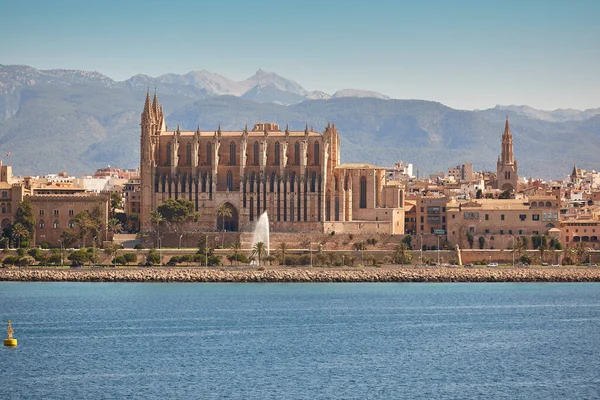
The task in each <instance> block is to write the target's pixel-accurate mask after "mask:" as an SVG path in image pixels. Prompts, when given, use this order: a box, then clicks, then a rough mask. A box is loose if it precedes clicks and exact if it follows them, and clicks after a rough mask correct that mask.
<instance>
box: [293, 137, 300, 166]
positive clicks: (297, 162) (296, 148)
mask: <svg viewBox="0 0 600 400" xmlns="http://www.w3.org/2000/svg"><path fill="white" fill-rule="evenodd" d="M294 165H300V143H298V142H296V143H294Z"/></svg>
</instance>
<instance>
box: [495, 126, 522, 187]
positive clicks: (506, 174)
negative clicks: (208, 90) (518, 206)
mask: <svg viewBox="0 0 600 400" xmlns="http://www.w3.org/2000/svg"><path fill="white" fill-rule="evenodd" d="M496 171H497V172H496V174H497V175H496V182H497V186H496V187H497V189H500V190H508V191H516V190H517V181H518V180H519V176H518V168H517V160H515V156H514V153H513V137H512V133H511V132H510V125H509V123H508V116H507V117H506V125H505V126H504V133H503V134H502V153H501V154H500V157H498V163H497V170H496Z"/></svg>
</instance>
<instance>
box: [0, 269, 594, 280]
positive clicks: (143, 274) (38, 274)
mask: <svg viewBox="0 0 600 400" xmlns="http://www.w3.org/2000/svg"><path fill="white" fill-rule="evenodd" d="M0 281H32V282H600V269H598V268H556V269H551V268H539V269H536V268H528V269H515V268H507V269H491V268H423V267H403V268H399V267H394V268H391V267H390V268H385V267H384V268H371V267H368V268H354V269H348V268H313V269H306V268H266V269H262V268H258V269H247V268H245V269H236V268H136V269H133V268H132V269H112V268H102V269H0Z"/></svg>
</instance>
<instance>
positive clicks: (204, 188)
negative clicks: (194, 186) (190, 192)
mask: <svg viewBox="0 0 600 400" xmlns="http://www.w3.org/2000/svg"><path fill="white" fill-rule="evenodd" d="M207 175H208V174H203V175H202V192H203V193H206V179H207Z"/></svg>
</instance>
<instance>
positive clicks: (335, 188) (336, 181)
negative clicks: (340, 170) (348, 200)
mask: <svg viewBox="0 0 600 400" xmlns="http://www.w3.org/2000/svg"><path fill="white" fill-rule="evenodd" d="M333 190H334V191H336V192H337V190H338V178H337V176H334V177H333Z"/></svg>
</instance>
